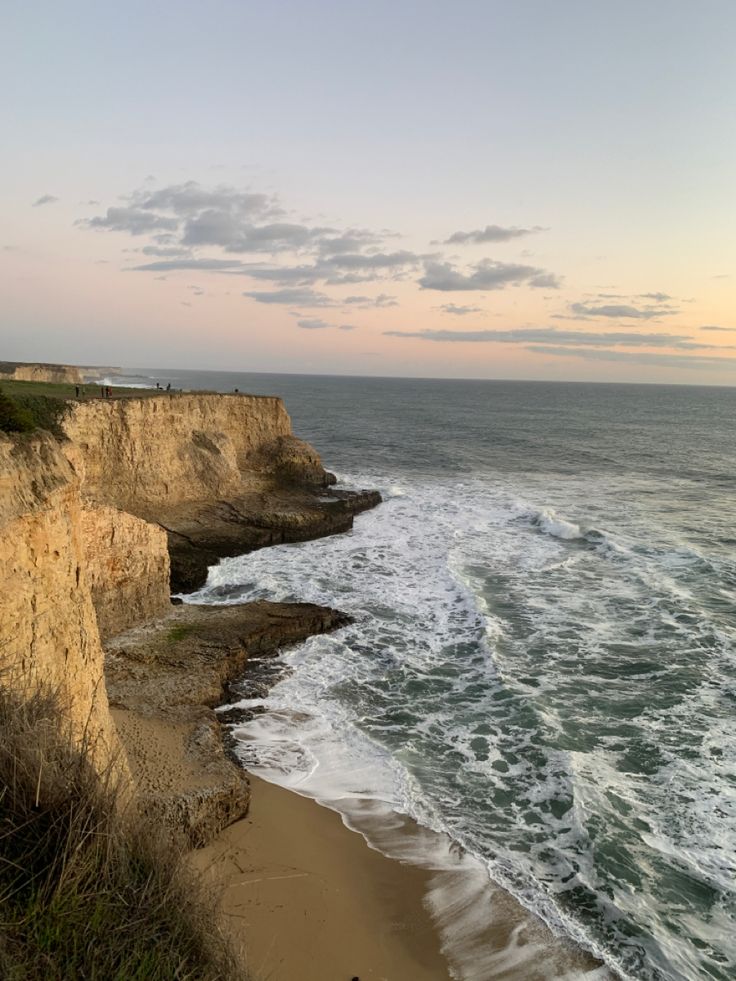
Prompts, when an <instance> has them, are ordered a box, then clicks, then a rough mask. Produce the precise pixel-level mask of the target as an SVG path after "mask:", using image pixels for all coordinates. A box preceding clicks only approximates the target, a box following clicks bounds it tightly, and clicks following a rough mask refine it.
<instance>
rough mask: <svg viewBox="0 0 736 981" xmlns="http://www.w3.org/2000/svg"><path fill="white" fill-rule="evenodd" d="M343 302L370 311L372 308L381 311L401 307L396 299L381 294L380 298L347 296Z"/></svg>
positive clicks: (386, 294)
mask: <svg viewBox="0 0 736 981" xmlns="http://www.w3.org/2000/svg"><path fill="white" fill-rule="evenodd" d="M342 302H343V303H346V304H348V305H350V306H356V307H357V308H358V309H359V310H368V309H370V308H371V307H377V308H378V309H379V310H380V309H385V308H386V307H397V306H398V305H399V301H398V300H397V299H396V297H395V296H389V295H388V293H379V294H378V296H346V297H345V298H344V299H343V301H342Z"/></svg>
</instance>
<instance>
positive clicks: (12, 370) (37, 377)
mask: <svg viewBox="0 0 736 981" xmlns="http://www.w3.org/2000/svg"><path fill="white" fill-rule="evenodd" d="M1 374H4V375H5V376H6V377H7V378H9V379H12V380H13V381H32V382H55V383H56V384H68V385H79V384H80V383H81V381H82V373H81V371H80V369H79V368H76V367H75V366H74V365H69V364H30V363H29V364H26V363H24V362H15V361H4V362H2V363H0V375H1Z"/></svg>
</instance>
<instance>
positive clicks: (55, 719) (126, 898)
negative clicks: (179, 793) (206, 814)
mask: <svg viewBox="0 0 736 981" xmlns="http://www.w3.org/2000/svg"><path fill="white" fill-rule="evenodd" d="M66 716H67V713H66V712H65V711H64V706H63V705H62V704H61V703H60V701H59V698H58V696H56V695H55V694H54V693H52V692H49V691H43V690H37V691H36V692H35V693H34V694H32V695H31V696H30V697H27V698H25V699H24V700H20V699H18V698H17V697H16V696H14V695H12V694H11V693H9V692H8V691H7V690H6V689H4V688H3V687H2V686H0V908H1V909H2V917H1V918H0V976H1V977H2V978H4V979H6V981H26V979H30V978H44V979H46V981H56V979H58V981H62V979H71V978H90V979H91V978H105V979H108V978H109V979H120V981H122V979H133V978H138V979H146V981H171V979H172V978H182V979H183V978H201V979H204V981H235V979H241V981H242V979H243V978H244V971H243V967H242V963H241V962H240V960H239V957H238V956H237V955H236V953H235V952H234V950H233V949H232V948H231V947H230V946H229V944H228V941H226V940H225V938H224V936H223V934H222V932H221V930H220V926H219V924H218V921H217V917H216V913H215V909H216V903H215V902H214V901H213V899H214V897H213V896H212V895H211V894H210V893H209V892H208V891H207V889H206V887H205V886H204V884H203V883H202V882H201V880H200V879H198V878H195V875H194V873H193V872H192V871H191V869H190V868H189V867H188V866H187V865H186V864H185V862H184V859H183V855H184V852H183V849H182V847H181V845H180V844H179V843H177V842H175V841H172V839H171V835H170V834H166V835H165V836H164V834H162V832H161V830H160V828H157V827H156V826H155V825H154V824H153V823H151V822H147V821H146V820H145V819H143V818H141V817H139V816H138V815H137V814H136V815H133V814H132V813H131V808H129V807H126V806H125V804H124V800H125V795H124V793H123V792H122V791H121V787H120V786H119V785H117V784H116V782H115V780H114V779H112V778H111V777H110V776H109V774H108V776H107V778H103V779H102V780H100V776H99V771H98V770H97V769H96V768H95V766H94V765H93V763H92V760H91V755H90V748H89V747H88V746H87V745H86V744H85V743H82V745H81V747H80V745H79V743H78V742H76V743H75V742H74V741H73V740H72V738H71V736H70V733H69V732H67V731H66V730H65V723H64V721H63V720H64V718H65V717H66Z"/></svg>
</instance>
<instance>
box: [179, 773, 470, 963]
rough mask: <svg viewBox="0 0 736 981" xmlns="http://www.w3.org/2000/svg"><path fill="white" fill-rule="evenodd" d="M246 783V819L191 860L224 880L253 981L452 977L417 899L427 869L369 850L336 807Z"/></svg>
mask: <svg viewBox="0 0 736 981" xmlns="http://www.w3.org/2000/svg"><path fill="white" fill-rule="evenodd" d="M250 779H251V783H252V799H251V810H250V813H249V815H248V817H247V818H245V819H244V820H242V821H238V822H237V823H236V824H233V825H231V826H230V827H229V828H227V829H226V830H225V831H224V832H222V833H221V834H220V835H219V836H218V838H217V840H216V841H215V842H214V843H213V844H211V845H209V846H208V847H207V848H205V849H202V850H201V851H199V852H197V853H195V856H194V861H195V864H196V865H197V867H198V868H200V869H207V870H208V874H212V875H214V876H215V878H216V880H217V881H218V883H220V884H222V885H223V886H224V892H223V901H222V910H223V913H224V916H225V921H226V923H227V925H228V927H229V929H230V930H231V931H232V933H233V935H234V936H235V938H236V941H237V942H238V943H240V944H242V945H243V946H244V947H245V949H246V951H247V963H248V966H249V969H250V971H251V972H252V974H253V977H254V981H266V979H268V981H351V979H352V978H354V977H358V978H360V981H384V979H385V981H412V979H417V981H419V979H427V981H448V979H449V978H450V977H451V975H450V973H449V968H448V964H447V961H446V960H445V958H444V957H443V955H442V953H441V951H440V941H439V937H438V935H437V933H436V931H435V929H434V925H433V923H432V919H431V916H430V914H429V911H428V910H427V909H426V907H425V905H424V902H423V898H424V896H425V894H426V892H427V889H428V887H429V879H430V876H431V873H429V872H427V871H425V870H423V869H420V868H416V867H413V866H410V865H404V864H401V863H399V862H395V861H393V860H391V859H388V858H385V857H384V856H383V855H381V854H379V853H378V852H376V851H373V850H372V849H370V848H368V846H367V845H366V843H365V841H364V840H363V838H362V837H361V836H360V835H358V834H355V833H354V832H352V831H350V830H348V829H347V828H346V827H345V825H344V824H343V823H342V819H341V818H340V816H339V815H338V814H336V813H335V812H334V811H331V810H328V809H327V808H325V807H320V806H319V805H318V804H316V803H315V802H314V801H312V800H308V799H307V798H305V797H300V796H299V795H298V794H294V793H292V792H291V791H288V790H284V789H282V788H281V787H277V786H275V785H273V784H269V783H266V782H265V781H262V780H259V779H258V778H257V777H252V776H251V777H250Z"/></svg>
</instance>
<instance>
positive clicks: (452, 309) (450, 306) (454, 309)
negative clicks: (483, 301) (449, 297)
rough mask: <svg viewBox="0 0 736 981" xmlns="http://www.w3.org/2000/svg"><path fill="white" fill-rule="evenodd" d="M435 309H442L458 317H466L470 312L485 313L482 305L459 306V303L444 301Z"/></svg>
mask: <svg viewBox="0 0 736 981" xmlns="http://www.w3.org/2000/svg"><path fill="white" fill-rule="evenodd" d="M435 309H437V310H441V311H442V312H443V313H452V314H454V315H455V316H457V317H465V316H467V315H468V314H469V313H483V311H482V309H481V308H480V307H471V306H459V305H458V304H457V303H443V304H442V306H441V307H436V308H435Z"/></svg>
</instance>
